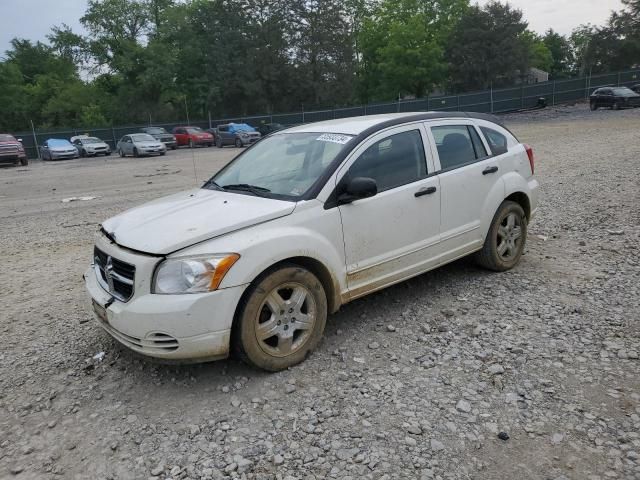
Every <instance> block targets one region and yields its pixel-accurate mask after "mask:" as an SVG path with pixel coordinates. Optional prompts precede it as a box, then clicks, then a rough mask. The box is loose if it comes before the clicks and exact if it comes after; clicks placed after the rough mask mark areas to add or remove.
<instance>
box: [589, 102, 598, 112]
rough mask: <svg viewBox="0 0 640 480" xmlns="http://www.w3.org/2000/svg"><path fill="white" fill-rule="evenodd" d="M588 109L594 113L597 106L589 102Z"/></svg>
mask: <svg viewBox="0 0 640 480" xmlns="http://www.w3.org/2000/svg"><path fill="white" fill-rule="evenodd" d="M589 108H591V111H595V110H597V109H598V104H597V103H596V102H591V103H590V104H589Z"/></svg>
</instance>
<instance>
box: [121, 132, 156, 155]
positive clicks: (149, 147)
mask: <svg viewBox="0 0 640 480" xmlns="http://www.w3.org/2000/svg"><path fill="white" fill-rule="evenodd" d="M117 150H118V154H120V156H121V157H126V156H127V155H133V156H134V157H140V156H142V155H165V154H166V153H167V147H166V146H165V145H164V143H162V142H160V141H158V140H156V139H155V138H153V137H152V136H151V135H149V134H148V133H132V134H130V135H125V136H124V137H122V138H121V139H120V141H119V142H118V145H117Z"/></svg>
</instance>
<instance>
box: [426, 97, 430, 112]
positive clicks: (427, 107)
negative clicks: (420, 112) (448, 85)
mask: <svg viewBox="0 0 640 480" xmlns="http://www.w3.org/2000/svg"><path fill="white" fill-rule="evenodd" d="M428 111H430V109H429V94H428V93H427V112H428Z"/></svg>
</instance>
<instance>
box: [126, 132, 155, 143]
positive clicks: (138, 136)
mask: <svg viewBox="0 0 640 480" xmlns="http://www.w3.org/2000/svg"><path fill="white" fill-rule="evenodd" d="M131 139H132V140H133V141H134V142H155V141H156V139H155V138H153V137H152V136H151V135H148V134H146V133H135V134H133V135H131Z"/></svg>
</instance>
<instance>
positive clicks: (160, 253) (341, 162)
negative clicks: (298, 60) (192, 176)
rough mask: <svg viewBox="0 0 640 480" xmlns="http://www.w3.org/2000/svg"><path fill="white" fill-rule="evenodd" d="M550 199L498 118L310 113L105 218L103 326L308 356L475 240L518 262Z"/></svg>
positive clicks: (276, 359)
mask: <svg viewBox="0 0 640 480" xmlns="http://www.w3.org/2000/svg"><path fill="white" fill-rule="evenodd" d="M537 203H538V182H537V181H536V180H535V178H534V158H533V151H532V150H531V148H530V147H528V146H527V145H523V144H521V143H519V142H518V140H516V138H515V137H514V136H513V135H512V134H511V133H510V132H509V131H508V130H507V129H506V128H504V127H503V126H502V125H501V124H500V123H499V121H498V120H497V119H496V118H495V117H491V116H487V115H482V114H471V113H469V114H467V113H407V114H392V115H377V116H366V117H356V118H346V119H341V120H333V121H327V122H320V123H314V124H308V125H303V126H299V127H293V128H289V129H287V130H282V131H279V132H277V133H275V134H272V135H270V136H268V137H265V138H264V139H263V140H261V141H260V142H258V143H256V144H255V145H254V146H252V147H251V148H249V149H247V150H246V151H244V152H242V153H241V154H240V155H238V156H237V157H236V158H235V159H234V160H232V161H231V162H230V163H229V164H228V165H227V166H226V167H224V168H223V169H222V170H221V171H220V172H218V173H217V174H216V175H215V176H213V177H212V178H211V179H210V180H209V181H207V182H206V183H205V184H204V185H203V186H202V188H198V189H195V190H190V191H186V192H182V193H177V194H174V195H171V196H168V197H165V198H161V199H158V200H155V201H153V202H150V203H147V204H145V205H142V206H140V207H137V208H133V209H131V210H129V211H126V212H124V213H122V214H120V215H118V216H116V217H113V218H111V219H109V220H107V221H105V222H104V223H103V224H102V227H101V229H100V230H99V232H98V233H97V235H96V242H95V249H94V254H93V264H92V266H91V268H90V269H89V270H88V271H87V272H86V274H85V281H86V287H87V289H88V291H89V294H90V296H91V298H92V304H93V310H94V312H95V315H96V318H97V320H98V322H99V323H100V325H101V326H102V327H103V328H104V329H105V330H106V331H107V332H109V333H110V334H111V335H112V336H113V337H114V338H115V339H116V340H118V341H119V342H121V343H122V344H124V345H125V346H127V347H128V348H130V349H132V350H134V351H136V352H139V353H141V354H144V355H149V356H152V357H158V358H163V359H177V360H195V361H206V360H213V359H220V358H224V357H226V356H228V354H229V352H230V351H234V352H235V353H236V354H238V355H239V356H240V357H241V358H243V359H244V360H245V361H247V362H248V363H250V364H252V365H255V366H257V367H260V368H263V369H266V370H271V371H276V370H281V369H284V368H287V367H289V366H291V365H294V364H296V363H298V362H300V361H302V360H304V359H305V357H306V356H307V355H308V354H309V353H310V352H311V351H312V350H313V349H314V347H316V346H317V345H318V342H319V341H320V339H321V337H322V334H323V330H324V327H325V323H326V320H327V315H328V314H329V313H331V312H335V311H336V310H338V309H339V308H340V306H341V305H343V304H345V303H347V302H349V301H351V300H354V299H356V298H359V297H362V296H363V295H366V294H368V293H371V292H374V291H376V290H380V289H381V288H385V287H387V286H389V285H392V284H394V283H397V282H401V281H403V280H406V279H408V278H411V277H413V276H416V275H420V274H421V273H424V272H427V271H429V270H432V269H434V268H437V267H439V266H440V265H444V264H446V263H449V262H452V261H454V260H456V259H458V258H460V257H463V256H465V255H469V254H475V256H476V258H477V260H478V262H479V263H480V265H482V266H484V267H486V268H489V269H491V270H495V271H504V270H508V269H510V268H513V267H514V266H515V265H516V264H517V263H518V261H519V259H520V256H521V255H522V251H523V248H524V245H525V241H526V239H527V224H528V222H529V221H530V220H531V218H532V217H533V215H534V213H535V211H536V208H537Z"/></svg>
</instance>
